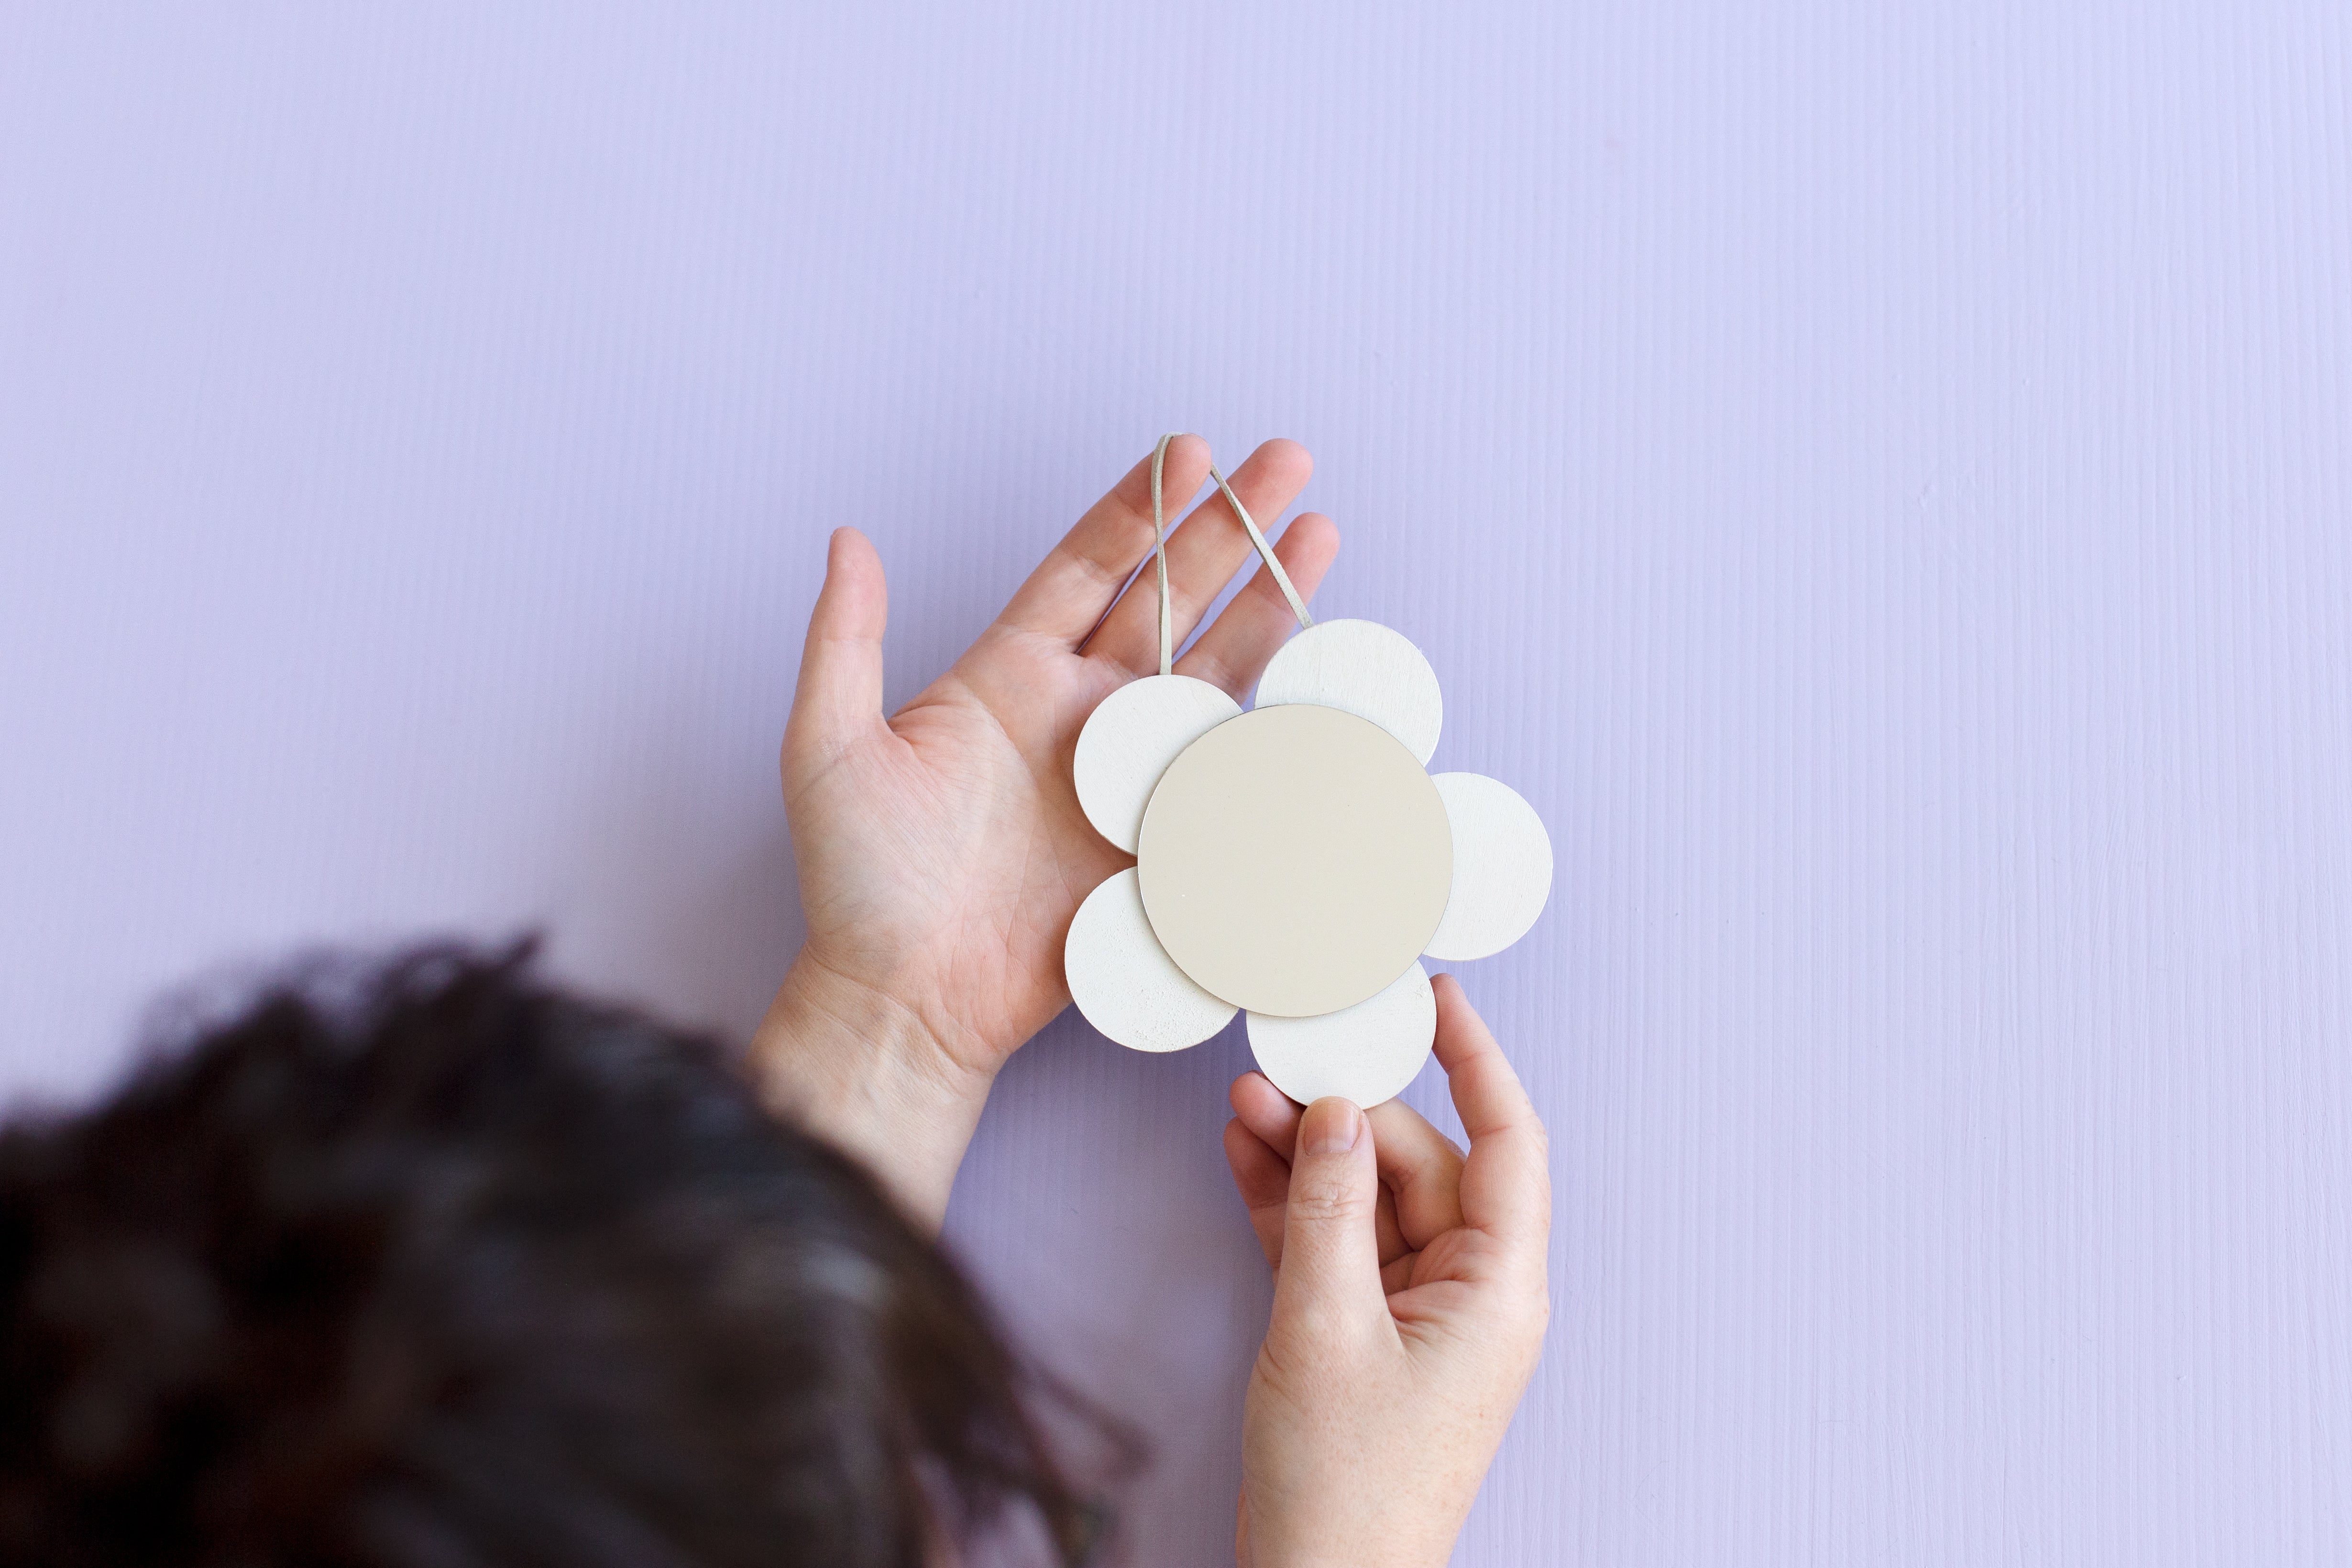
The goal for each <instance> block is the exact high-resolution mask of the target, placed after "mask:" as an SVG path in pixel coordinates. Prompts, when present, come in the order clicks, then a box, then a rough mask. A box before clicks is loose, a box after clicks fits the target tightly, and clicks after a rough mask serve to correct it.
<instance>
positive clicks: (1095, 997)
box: [1062, 867, 1238, 1051]
mask: <svg viewBox="0 0 2352 1568" xmlns="http://www.w3.org/2000/svg"><path fill="white" fill-rule="evenodd" d="M1062 967H1063V971H1064V973H1065V974H1066V975H1067V976H1068V977H1069V982H1070V999H1071V1000H1072V1001H1075V1002H1076V1003H1077V1004H1078V1011H1079V1012H1081V1013H1083V1014H1085V1015H1086V1019H1087V1022H1088V1023H1090V1024H1092V1025H1094V1026H1095V1029H1096V1030H1097V1032H1099V1033H1101V1034H1102V1035H1103V1036H1104V1037H1106V1038H1107V1039H1109V1040H1116V1041H1117V1042H1118V1043H1119V1044H1120V1045H1124V1046H1126V1047H1128V1048H1129V1049H1130V1050H1133V1051H1182V1050H1183V1049H1184V1048H1185V1047H1187V1046H1193V1045H1198V1044H1200V1043H1201V1042H1202V1040H1206V1039H1208V1038H1209V1037H1210V1036H1211V1035H1213V1034H1214V1033H1216V1032H1217V1031H1218V1030H1221V1029H1223V1028H1224V1027H1225V1025H1227V1024H1229V1023H1231V1022H1232V1021H1233V1018H1234V1012H1235V1011H1237V1010H1238V1009H1235V1008H1234V1004H1233V1003H1231V1002H1227V1001H1220V1000H1218V999H1217V998H1215V997H1213V996H1211V995H1210V994H1209V993H1208V992H1206V991H1204V990H1202V988H1200V987H1198V986H1196V985H1194V984H1193V983H1192V977H1190V976H1188V975H1186V974H1185V973H1184V971H1183V970H1181V969H1180V968H1178V967H1176V965H1175V961H1174V960H1172V959H1171V958H1170V957H1169V956H1168V954H1167V951H1166V949H1164V948H1162V947H1161V946H1160V938H1159V937H1157V936H1153V935H1152V934H1151V923H1150V921H1149V920H1147V919H1145V918H1144V915H1143V894H1142V893H1141V891H1140V890H1139V887H1138V886H1137V883H1136V878H1135V871H1134V869H1133V868H1132V867H1129V869H1128V870H1126V871H1123V872H1120V873H1118V875H1116V876H1113V877H1110V878H1109V879H1108V880H1107V881H1105V882H1104V883H1103V884H1102V885H1101V886H1100V887H1097V888H1096V889H1095V890H1094V891H1093V892H1092V893H1090V894H1087V901H1086V902H1085V903H1084V904H1079V905H1078V913H1077V915H1076V918H1075V919H1073V920H1072V921H1071V922H1070V936H1069V940H1068V941H1067V942H1066V943H1065V944H1064V945H1063V948H1062Z"/></svg>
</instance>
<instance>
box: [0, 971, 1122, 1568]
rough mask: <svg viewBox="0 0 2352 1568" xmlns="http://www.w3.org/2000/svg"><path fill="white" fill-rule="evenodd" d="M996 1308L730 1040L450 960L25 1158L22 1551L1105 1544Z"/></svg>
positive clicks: (2, 1530) (274, 1032) (0, 1176)
mask: <svg viewBox="0 0 2352 1568" xmlns="http://www.w3.org/2000/svg"><path fill="white" fill-rule="evenodd" d="M1020 1385H1021V1373H1020V1370H1019V1367H1018V1365H1017V1364H1016V1363H1015V1362H1014V1360H1013V1358H1012V1356H1010V1355H1009V1354H1008V1353H1007V1352H1006V1350H1005V1349H1004V1348H1003V1343H1002V1342H1001V1341H1000V1339H999V1338H998V1337H997V1335H996V1333H995V1332H994V1330H993V1328H992V1324H991V1322H990V1320H989V1318H988V1316H987V1314H986V1312H984V1311H983V1309H982V1305H981V1303H980V1301H979V1300H978V1298H977V1297H976V1296H975V1294H974V1293H973V1291H972V1290H971V1287H970V1286H969V1285H968V1284H967V1283H966V1282H965V1281H964V1280H963V1279H962V1278H961V1276H960V1275H959V1274H958V1273H957V1272H956V1270H954V1269H953V1268H952V1267H951V1266H950V1264H949V1263H948V1262H947V1261H946V1260H944V1259H943V1258H942V1257H941V1255H940V1253H939V1252H938V1250H937V1249H935V1248H934V1247H932V1246H931V1245H930V1244H929V1242H928V1241H927V1240H926V1239H924V1238H923V1237H922V1236H920V1235H919V1234H918V1233H917V1232H916V1231H915V1230H914V1229H913V1228H911V1227H910V1226H909V1225H908V1223H907V1222H906V1221H905V1220H904V1219H902V1218H900V1217H899V1215H898V1212H897V1211H896V1210H895V1209H893V1208H892V1207H890V1205H889V1204H888V1203H887V1201H886V1200H885V1199H884V1198H883V1197H881V1196H880V1195H879V1193H878V1192H877V1189H876V1187H875V1186H874V1185H873V1183H872V1182H871V1181H869V1180H868V1179H867V1178H866V1176H865V1174H864V1173H863V1172H862V1171H861V1170H859V1169H858V1168H857V1167H856V1166H853V1165H852V1164H851V1163H849V1162H848V1161H846V1160H845V1159H844V1158H842V1157H841V1156H840V1155H836V1154H835V1153H834V1152H833V1151H831V1150H830V1149H828V1148H827V1147H825V1146H824V1145H821V1144H819V1143H816V1142H814V1141H813V1140H812V1139H810V1138H808V1137H805V1136H803V1135H802V1134H799V1133H797V1132H794V1131H793V1130H792V1129H790V1128H788V1127H786V1126H783V1125H782V1124H778V1123H777V1122H776V1121H775V1120H773V1119H772V1117H770V1116H769V1115H767V1114H766V1113H763V1112H762V1111H761V1108H760V1106H759V1105H758V1104H757V1103H756V1102H755V1101H754V1099H753V1097H752V1094H751V1091H750V1089H749V1088H748V1086H747V1085H746V1083H745V1082H743V1081H742V1080H741V1079H740V1077H739V1076H738V1075H737V1073H736V1072H735V1071H733V1070H732V1068H731V1067H730V1064H729V1062H728V1061H727V1060H726V1059H725V1057H724V1056H723V1054H722V1053H721V1052H720V1051H719V1050H718V1049H717V1048H715V1047H714V1046H712V1045H710V1044H709V1043H707V1042H704V1041H701V1040H694V1039H689V1038H684V1037H681V1036H679V1035H677V1034H675V1033H673V1032H670V1031H667V1030H663V1029H661V1028H658V1027H656V1026H655V1025H653V1024H651V1023H649V1022H647V1021H646V1020H645V1019H642V1018H638V1017H635V1016H633V1015H631V1014H628V1013H625V1012H621V1011H617V1010H614V1009H609V1008H603V1007H596V1006H591V1005H588V1004H584V1003H583V1002H580V1001H577V1000H573V999H571V998H566V997H564V996H562V995H561V994H559V993H557V992H556V991H554V990H552V989H551V988H547V987H546V986H544V985H541V984H540V983H538V982H537V981H535V980H534V979H532V978H531V977H530V975H529V973H528V972H527V969H526V966H525V960H524V959H523V957H521V956H505V957H499V958H494V959H483V958H478V957H474V956H467V955H465V954H462V953H457V952H449V951H434V952H427V953H424V954H421V955H418V956H411V957H409V958H406V959H404V960H402V961H400V962H398V963H396V964H394V965H393V966H391V967H388V968H386V969H383V970H382V971H380V972H376V973H373V974H371V975H366V976H362V977H356V978H353V977H350V976H348V975H346V976H343V977H341V978H338V977H335V976H332V975H330V976H328V977H326V978H325V979H324V980H313V981H312V982H310V983H309V984H307V985H303V986H299V987H298V986H289V987H285V988H279V989H278V990H276V991H273V992H272V993H270V994H268V996H266V997H264V998H262V999H261V1000H259V1001H258V1002H257V1003H256V1004H255V1005H254V1006H252V1007H251V1009H249V1010H248V1011H247V1012H246V1013H245V1014H244V1016H242V1017H241V1018H239V1019H236V1021H235V1022H233V1023H230V1024H228V1025H227V1026H226V1027H224V1028H219V1029H215V1030H210V1031H208V1032H206V1033H205V1034H204V1035H203V1036H202V1037H201V1038H199V1039H197V1040H195V1041H194V1043H193V1044H192V1045H191V1046H189V1047H188V1048H187V1049H185V1050H184V1051H179V1052H176V1053H174V1054H173V1055H171V1056H170V1057H168V1058H165V1059H163V1060H159V1061H157V1062H156V1063H155V1064H153V1065H152V1066H151V1067H149V1068H148V1069H147V1070H146V1071H144V1072H142V1074H141V1075H140V1076H138V1077H137V1078H136V1079H135V1080H133V1081H132V1082H131V1083H130V1084H129V1085H128V1086H127V1087H126V1088H124V1089H123V1090H122V1091H121V1092H119V1093H117V1094H116V1095H114V1096H113V1097H112V1098H111V1099H110V1100H109V1101H108V1102H107V1103H104V1104H102V1105H100V1106H99V1107H97V1108H96V1109H95V1110H92V1111H90V1112H89V1113H84V1114H81V1115H78V1116H75V1117H72V1118H70V1119H66V1120H53V1121H49V1122H47V1123H46V1124H33V1123H23V1124H18V1125H17V1126H16V1127H14V1128H12V1129H10V1130H9V1131H7V1132H6V1133H5V1134H4V1135H0V1559H5V1560H7V1561H10V1562H23V1563H31V1562H40V1563H56V1564H84V1563H87V1564H100V1563H166V1562H169V1563H232V1562H233V1563H257V1564H258V1563H383V1564H387V1565H394V1564H398V1565H406V1564H428V1563H430V1564H449V1565H458V1564H466V1565H475V1564H480V1565H485V1568H488V1565H490V1564H505V1563H569V1564H583V1565H589V1564H604V1563H610V1564H616V1565H617V1564H623V1563H627V1564H632V1565H635V1564H645V1563H676V1564H697V1565H702V1564H732V1563H763V1564H772V1563H803V1562H805V1563H827V1564H843V1565H848V1568H856V1565H863V1564H883V1563H888V1564H911V1563H920V1562H923V1561H925V1560H926V1559H927V1558H928V1557H929V1555H930V1549H931V1547H932V1545H933V1544H934V1543H935V1542H937V1541H938V1540H940V1539H942V1538H947V1537H951V1536H952V1535H954V1534H956V1533H957V1532H958V1531H959V1527H960V1521H961V1520H963V1519H964V1518H966V1517H967V1516H985V1515H986V1514H987V1513H989V1511H991V1510H992V1506H993V1505H994V1504H995V1503H996V1502H997V1501H999V1500H1004V1499H1008V1498H1013V1499H1026V1500H1029V1501H1031V1502H1034V1504H1035V1506H1036V1507H1037V1509H1038V1510H1039V1511H1041V1512H1042V1514H1043V1516H1044V1518H1045V1521H1046V1524H1047V1526H1048V1528H1049V1530H1050V1531H1052V1532H1053V1533H1054V1534H1055V1536H1057V1537H1058V1539H1059V1541H1060V1542H1061V1543H1062V1545H1063V1547H1064V1550H1065V1552H1069V1553H1073V1554H1074V1553H1075V1552H1076V1546H1077V1543H1078V1540H1079V1537H1080V1536H1081V1535H1082V1533H1083V1531H1084V1520H1083V1518H1082V1514H1081V1510H1080V1509H1079V1507H1078V1506H1077V1504H1076V1501H1075V1500H1074V1499H1073V1498H1072V1497H1071V1495H1070V1494H1069V1493H1068V1492H1067V1491H1066V1490H1065V1489H1064V1487H1063V1485H1062V1483H1061V1482H1060V1481H1059V1480H1058V1479H1056V1476H1055V1472H1054V1469H1053V1468H1052V1465H1051V1463H1050V1462H1049V1460H1048V1459H1047V1458H1046V1456H1045V1451H1044V1448H1043V1447H1042V1445H1041V1442H1040V1440H1039V1438H1038V1437H1037V1435H1036V1432H1035V1429H1034V1427H1033V1426H1032V1425H1031V1423H1030V1421H1029V1419H1028V1418H1027V1417H1026V1416H1024V1412H1023V1409H1022V1406H1021V1403H1020V1400H1019V1394H1020Z"/></svg>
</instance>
